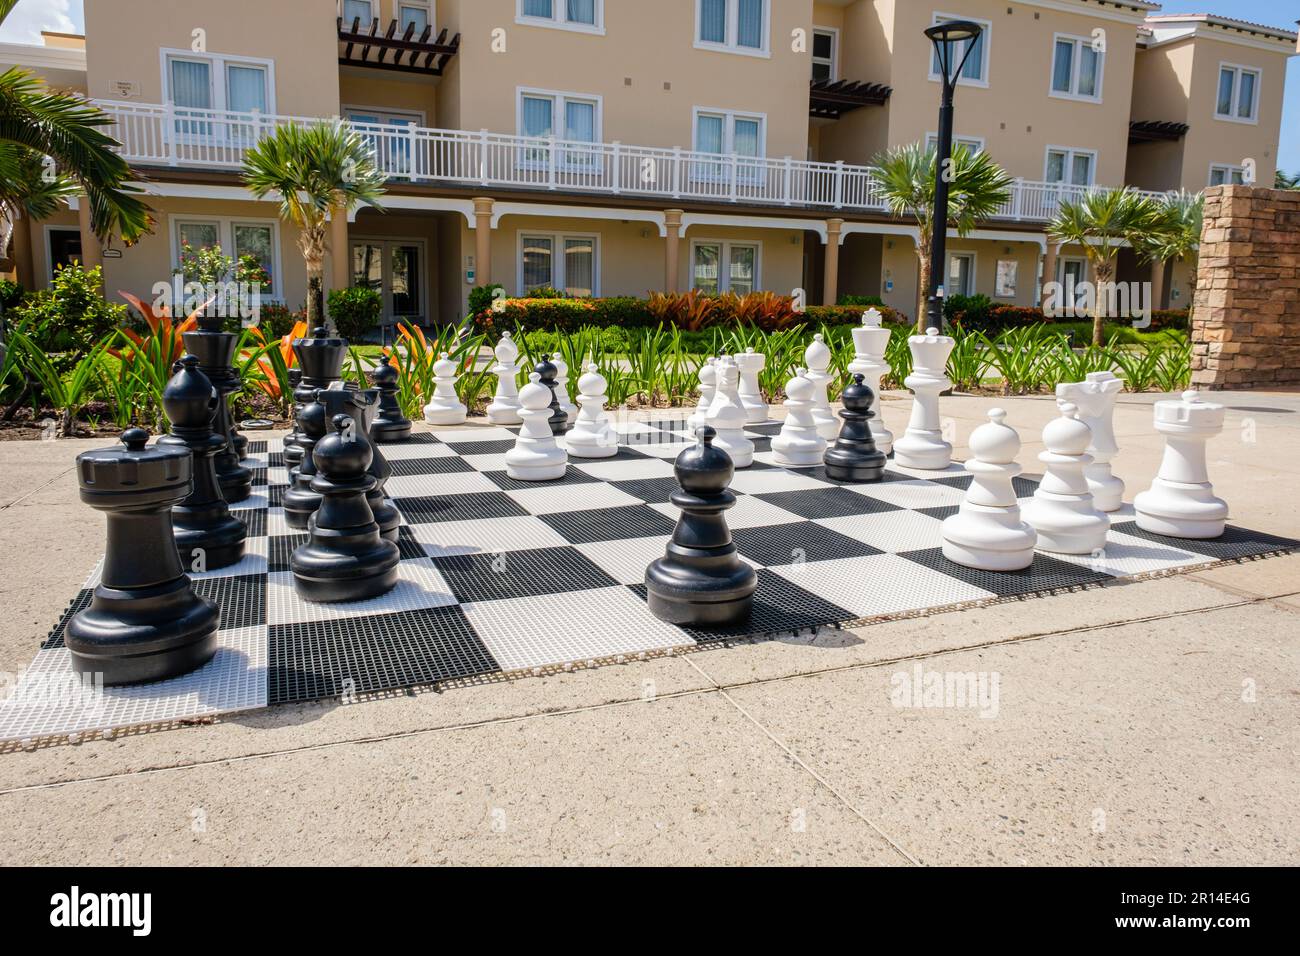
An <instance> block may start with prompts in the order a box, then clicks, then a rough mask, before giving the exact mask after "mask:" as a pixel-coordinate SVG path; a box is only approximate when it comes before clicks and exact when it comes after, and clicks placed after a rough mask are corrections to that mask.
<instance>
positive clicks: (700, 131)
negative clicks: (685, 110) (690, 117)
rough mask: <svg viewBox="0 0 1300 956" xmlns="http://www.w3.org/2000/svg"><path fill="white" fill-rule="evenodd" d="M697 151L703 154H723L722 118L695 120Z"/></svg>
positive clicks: (704, 117)
mask: <svg viewBox="0 0 1300 956" xmlns="http://www.w3.org/2000/svg"><path fill="white" fill-rule="evenodd" d="M695 149H696V150H697V151H698V152H701V153H720V152H722V117H721V116H697V117H696V118H695Z"/></svg>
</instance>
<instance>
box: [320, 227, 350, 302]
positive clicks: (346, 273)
mask: <svg viewBox="0 0 1300 956" xmlns="http://www.w3.org/2000/svg"><path fill="white" fill-rule="evenodd" d="M350 259H351V250H350V249H348V217H347V215H346V214H345V213H343V212H336V213H334V214H332V215H331V216H330V273H329V284H328V285H327V286H326V290H327V291H328V290H329V289H346V288H347V287H348V286H350V285H351V284H352V273H351V268H350Z"/></svg>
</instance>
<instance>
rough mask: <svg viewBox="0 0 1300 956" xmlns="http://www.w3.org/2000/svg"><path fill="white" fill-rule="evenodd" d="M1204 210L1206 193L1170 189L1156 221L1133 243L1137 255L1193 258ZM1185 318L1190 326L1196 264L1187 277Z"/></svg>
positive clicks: (1171, 259) (1153, 258)
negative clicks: (1135, 243)
mask: <svg viewBox="0 0 1300 956" xmlns="http://www.w3.org/2000/svg"><path fill="white" fill-rule="evenodd" d="M1204 213H1205V196H1204V195H1203V194H1201V193H1189V192H1184V191H1179V192H1171V193H1169V194H1168V195H1167V196H1165V198H1164V199H1163V200H1162V201H1161V204H1160V208H1159V220H1158V222H1157V223H1156V225H1155V228H1154V229H1152V230H1151V231H1150V232H1149V233H1148V234H1147V235H1146V236H1144V237H1143V238H1142V239H1140V240H1139V242H1138V243H1137V245H1136V249H1137V253H1138V255H1139V256H1140V257H1141V258H1142V259H1143V260H1145V261H1147V262H1162V263H1163V262H1181V261H1182V260H1184V259H1195V258H1196V250H1197V249H1198V248H1199V246H1200V243H1201V223H1202V221H1203V217H1204ZM1187 287H1188V302H1187V321H1188V327H1189V328H1190V327H1191V320H1192V308H1193V305H1194V304H1195V301H1194V300H1195V299H1196V267H1195V265H1193V267H1192V271H1191V272H1190V273H1189V274H1188V277H1187Z"/></svg>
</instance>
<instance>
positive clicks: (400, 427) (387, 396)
mask: <svg viewBox="0 0 1300 956" xmlns="http://www.w3.org/2000/svg"><path fill="white" fill-rule="evenodd" d="M368 377H369V379H370V384H371V385H373V386H374V387H375V388H376V389H378V390H379V414H378V415H376V416H375V420H374V421H373V422H371V423H370V437H371V439H372V440H373V441H376V442H380V443H382V444H389V443H392V442H399V441H406V439H408V438H410V437H411V420H410V419H409V418H407V417H406V416H405V415H403V414H402V406H401V405H399V404H398V402H397V378H398V376H397V367H396V366H395V365H393V363H392V362H390V361H388V358H387V357H385V358H384V360H383V361H381V362H380V363H379V365H378V367H377V368H375V370H374V371H372V372H371V373H370V374H369V376H368Z"/></svg>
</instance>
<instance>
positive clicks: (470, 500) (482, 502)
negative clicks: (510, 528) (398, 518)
mask: <svg viewBox="0 0 1300 956" xmlns="http://www.w3.org/2000/svg"><path fill="white" fill-rule="evenodd" d="M393 504H394V505H395V506H396V508H397V510H398V511H399V512H400V513H401V515H402V517H403V518H405V519H406V520H407V521H408V522H410V523H411V524H413V525H417V524H428V523H431V522H434V521H472V520H474V519H477V518H509V517H512V516H515V515H526V514H528V512H527V510H525V509H524V508H523V507H522V506H521V505H520V504H519V503H518V502H516V501H515V500H514V499H512V498H511V497H510V496H509V495H507V494H506V493H505V492H504V491H491V492H485V493H483V494H477V495H424V496H422V497H418V498H395V499H394V500H393Z"/></svg>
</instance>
